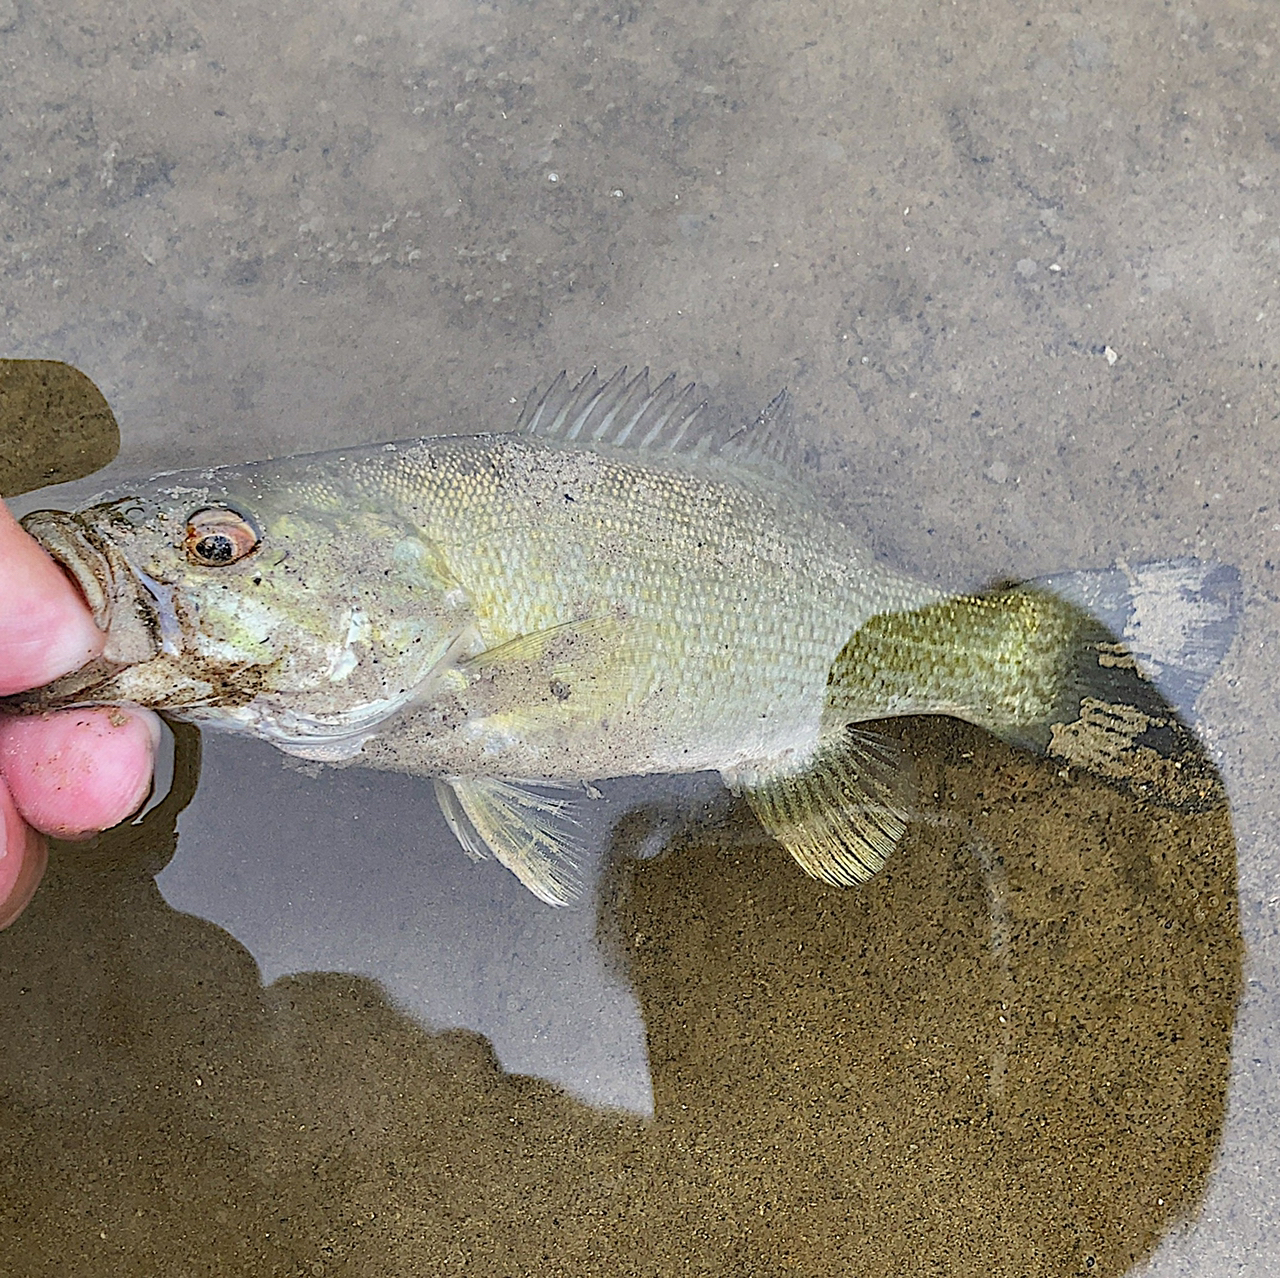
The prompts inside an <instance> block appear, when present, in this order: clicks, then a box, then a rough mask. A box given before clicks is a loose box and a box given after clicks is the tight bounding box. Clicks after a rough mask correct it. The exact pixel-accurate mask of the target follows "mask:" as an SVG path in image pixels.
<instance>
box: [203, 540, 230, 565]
mask: <svg viewBox="0 0 1280 1278" xmlns="http://www.w3.org/2000/svg"><path fill="white" fill-rule="evenodd" d="M196 554H197V555H199V556H200V558H201V559H203V560H204V561H205V563H207V564H229V563H230V562H231V561H232V560H233V559H234V558H235V555H236V548H235V543H234V542H233V541H232V540H231V538H230V537H228V536H227V535H226V534H225V533H210V534H209V535H208V536H207V537H201V538H200V540H199V541H198V542H196Z"/></svg>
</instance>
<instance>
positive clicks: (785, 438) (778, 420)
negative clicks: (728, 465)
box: [719, 390, 800, 474]
mask: <svg viewBox="0 0 1280 1278" xmlns="http://www.w3.org/2000/svg"><path fill="white" fill-rule="evenodd" d="M719 451H720V454H721V456H724V457H730V458H732V459H733V460H734V461H737V462H740V463H741V464H742V465H744V466H755V467H757V468H761V469H770V468H773V467H777V468H779V469H781V470H783V471H785V472H787V473H788V474H794V473H795V471H796V470H797V469H798V467H799V464H800V444H799V441H798V439H797V438H796V427H795V420H794V418H793V416H792V412H791V396H790V395H789V394H787V392H786V391H785V390H780V391H779V392H778V393H777V394H776V395H775V396H774V397H773V398H772V399H771V400H770V401H769V402H768V404H766V405H765V407H764V409H763V410H762V411H761V413H760V416H759V417H757V418H756V419H755V421H754V422H752V423H751V425H750V426H744V427H742V428H741V429H740V430H738V431H736V432H734V434H732V435H730V436H729V438H728V439H727V440H725V441H724V443H723V444H722V445H721V446H720V450H719Z"/></svg>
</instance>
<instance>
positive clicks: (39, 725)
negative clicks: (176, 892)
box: [0, 502, 160, 928]
mask: <svg viewBox="0 0 1280 1278" xmlns="http://www.w3.org/2000/svg"><path fill="white" fill-rule="evenodd" d="M104 641H105V636H104V635H103V633H102V632H101V631H100V630H99V629H98V628H97V626H95V625H94V624H93V617H92V615H91V614H90V612H89V609H88V608H87V607H86V605H85V603H84V600H83V599H81V597H80V595H79V593H78V592H77V591H76V589H75V587H74V586H72V585H71V583H70V582H69V581H68V580H67V578H66V577H64V576H63V574H62V571H61V569H59V568H58V566H57V565H56V564H55V563H54V562H53V560H52V559H50V558H49V556H48V555H46V554H45V553H44V551H43V550H42V549H41V548H40V546H39V545H38V544H37V543H36V541H35V540H34V539H33V538H31V537H29V536H28V535H27V534H26V533H25V532H24V531H23V530H22V528H21V527H19V525H18V523H17V522H16V521H15V520H14V518H13V516H12V515H11V514H10V513H9V512H8V510H7V509H6V508H5V506H4V503H3V502H0V696H5V695H7V694H9V693H12V692H21V691H24V690H25V689H27V688H38V687H40V686H41V685H42V684H45V683H48V682H49V681H50V680H51V679H55V678H57V677H58V676H59V675H62V674H66V673H67V672H68V671H71V670H75V669H77V668H79V667H80V666H82V665H84V663H85V662H86V661H89V660H91V659H92V658H93V657H96V656H97V655H98V654H99V653H100V652H101V651H102V646H103V643H104ZM159 741H160V721H159V719H158V718H157V717H156V716H155V715H154V714H153V713H151V711H149V710H136V709H128V710H124V709H120V708H118V707H115V706H105V707H94V708H90V709H83V710H58V711H54V712H53V713H50V714H43V715H32V716H5V715H0V928H4V927H8V926H9V924H10V923H12V922H13V921H14V919H16V918H17V917H18V915H19V914H21V913H22V911H23V909H24V908H25V907H26V905H27V902H28V901H30V900H31V897H32V895H33V894H34V893H35V890H36V888H37V887H38V886H39V884H40V880H41V878H42V877H43V875H44V869H45V862H46V858H47V851H46V847H45V841H44V838H43V835H45V834H52V835H55V836H56V837H58V838H60V839H74V838H83V837H85V836H87V835H89V834H92V833H94V832H96V831H98V830H105V829H107V828H108V827H109V826H112V825H115V824H116V823H117V822H119V821H123V820H124V818H125V817H127V816H128V815H129V814H130V813H131V812H133V811H134V810H135V809H136V808H137V807H138V806H139V805H140V804H141V803H142V801H143V800H144V799H145V798H146V796H147V790H148V787H149V785H150V780H151V767H152V763H153V761H154V759H155V751H156V746H157V745H158V744H159Z"/></svg>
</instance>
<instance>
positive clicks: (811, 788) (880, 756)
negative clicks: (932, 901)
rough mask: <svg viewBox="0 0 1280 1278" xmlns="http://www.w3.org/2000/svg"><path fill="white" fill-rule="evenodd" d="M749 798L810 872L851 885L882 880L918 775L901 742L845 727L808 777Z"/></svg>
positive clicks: (769, 783) (774, 781)
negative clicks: (878, 875) (879, 875)
mask: <svg viewBox="0 0 1280 1278" xmlns="http://www.w3.org/2000/svg"><path fill="white" fill-rule="evenodd" d="M744 794H745V796H746V800H747V802H748V803H749V804H750V805H751V810H752V811H753V812H754V813H755V814H756V817H757V818H758V819H759V821H760V824H761V825H763V826H764V828H765V829H766V830H768V831H769V833H770V834H771V835H773V837H774V838H775V839H777V840H778V842H779V843H781V844H782V846H783V847H784V848H786V849H787V851H788V852H790V853H791V855H792V856H793V857H795V859H796V860H797V861H798V862H799V864H800V867H801V868H802V869H803V870H804V871H805V873H806V874H810V875H812V876H813V877H814V878H815V879H822V880H823V881H824V882H826V883H831V884H834V885H836V886H837V887H848V886H850V885H852V884H854V883H862V882H865V881H866V880H867V879H869V878H870V877H871V876H872V875H873V874H875V872H876V871H877V870H879V869H880V867H881V866H882V865H884V862H885V858H886V857H887V856H888V855H889V853H890V852H891V851H892V850H893V848H894V846H895V845H896V844H897V842H898V840H899V839H900V838H901V837H902V834H903V831H904V830H905V829H906V828H907V812H908V810H909V808H910V806H911V802H912V799H913V798H914V794H915V777H914V773H913V771H912V769H911V768H910V767H909V766H908V763H907V760H906V758H905V756H904V755H903V753H902V751H901V748H900V747H899V746H898V744H897V742H895V741H893V740H891V739H888V738H885V737H880V736H877V735H875V734H873V733H870V732H867V731H864V730H860V729H846V731H845V732H844V733H843V734H842V736H841V737H840V738H839V739H838V740H837V741H834V742H833V743H832V744H831V745H829V746H828V747H826V748H825V749H823V750H822V751H821V752H820V753H819V755H818V757H817V759H816V760H815V761H814V763H813V765H812V766H811V767H810V768H808V769H807V770H806V771H805V772H802V773H799V774H796V775H780V776H776V777H771V778H769V779H767V780H765V781H764V782H762V783H760V784H758V785H756V786H753V787H751V788H750V789H746V790H745V791H744Z"/></svg>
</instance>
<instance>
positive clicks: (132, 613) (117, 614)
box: [22, 510, 173, 708]
mask: <svg viewBox="0 0 1280 1278" xmlns="http://www.w3.org/2000/svg"><path fill="white" fill-rule="evenodd" d="M22 526H23V527H24V528H25V529H26V530H27V532H29V533H30V534H31V536H33V537H34V538H35V539H36V541H38V542H39V543H40V545H41V547H42V548H43V549H44V551H45V552H46V553H47V554H48V555H49V557H50V558H51V559H52V560H53V561H54V562H55V563H56V564H57V565H58V567H60V568H61V569H62V570H63V572H64V573H66V575H67V577H68V578H70V580H71V582H72V583H73V584H74V585H75V586H76V588H77V589H78V590H79V591H80V594H81V596H82V597H83V598H84V601H85V603H86V604H88V606H89V611H90V612H91V613H92V614H93V620H94V622H95V623H96V624H97V626H98V629H99V630H102V631H103V632H104V633H105V634H106V636H107V640H106V644H105V645H104V646H103V650H102V655H101V656H100V657H98V658H96V659H95V660H94V661H91V662H89V664H88V665H86V666H83V667H82V668H81V669H79V670H74V671H72V672H71V673H70V674H67V675H63V676H62V678H60V679H56V680H54V681H53V683H50V684H48V685H46V686H45V687H44V688H42V689H39V690H38V696H39V701H40V704H41V708H48V707H50V706H54V705H69V704H72V703H74V702H76V701H80V702H84V701H92V700H95V699H96V697H95V694H98V695H99V696H107V695H109V694H108V693H107V691H106V688H105V685H106V684H107V683H108V682H109V681H110V679H111V677H112V676H113V675H114V674H116V673H117V672H118V671H119V670H120V669H121V668H123V667H126V666H135V665H138V664H140V663H141V662H144V661H150V660H151V659H152V658H153V657H155V656H156V655H157V654H158V653H159V652H160V651H161V650H162V648H163V647H164V642H165V639H166V638H167V637H168V636H169V634H170V632H171V630H172V629H173V625H172V619H170V618H166V617H165V616H164V612H165V609H166V608H168V609H169V610H170V611H171V610H172V605H171V604H170V603H168V601H167V600H165V599H163V598H162V597H161V596H160V595H159V594H158V593H157V592H154V591H152V590H149V589H148V588H147V585H146V582H145V581H144V580H143V577H142V575H141V574H139V573H138V572H136V571H135V570H134V569H133V568H132V567H130V565H129V563H128V561H127V560H126V559H125V557H124V555H123V554H122V553H121V552H120V550H119V548H118V547H117V546H116V545H115V544H114V543H113V542H112V541H111V540H110V539H109V538H106V537H104V536H102V535H101V534H100V533H99V532H98V531H97V530H96V529H95V528H94V527H93V525H92V524H90V523H89V522H88V521H86V520H84V519H82V518H81V517H79V516H77V515H74V514H71V513H70V512H67V511H61V510H36V511H32V512H31V514H29V515H27V516H26V517H25V518H24V519H23V520H22Z"/></svg>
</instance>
